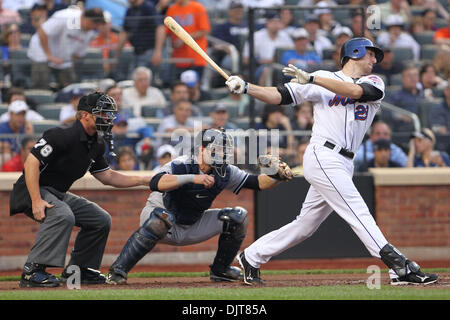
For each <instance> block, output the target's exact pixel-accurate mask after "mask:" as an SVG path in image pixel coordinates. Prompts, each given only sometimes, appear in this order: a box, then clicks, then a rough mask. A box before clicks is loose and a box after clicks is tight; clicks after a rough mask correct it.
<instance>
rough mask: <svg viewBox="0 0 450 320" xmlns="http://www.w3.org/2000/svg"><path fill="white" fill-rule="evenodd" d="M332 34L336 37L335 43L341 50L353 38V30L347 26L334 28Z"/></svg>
mask: <svg viewBox="0 0 450 320" xmlns="http://www.w3.org/2000/svg"><path fill="white" fill-rule="evenodd" d="M331 35H332V36H333V38H334V39H335V42H334V43H335V45H336V48H339V50H340V48H341V46H342V45H343V44H344V43H345V42H347V41H348V40H350V39H351V38H353V32H352V30H351V29H350V28H349V27H346V26H337V27H336V28H334V29H333V31H332V32H331Z"/></svg>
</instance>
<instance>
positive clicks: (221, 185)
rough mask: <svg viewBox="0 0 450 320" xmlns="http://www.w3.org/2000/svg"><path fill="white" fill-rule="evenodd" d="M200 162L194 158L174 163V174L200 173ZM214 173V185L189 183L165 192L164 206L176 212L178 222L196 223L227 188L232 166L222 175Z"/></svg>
mask: <svg viewBox="0 0 450 320" xmlns="http://www.w3.org/2000/svg"><path fill="white" fill-rule="evenodd" d="M200 173H201V172H200V168H199V165H198V164H195V163H194V162H193V160H191V161H190V162H189V163H176V162H173V163H172V174H175V175H181V174H200ZM212 173H213V174H214V186H212V187H211V188H209V189H208V188H205V187H204V186H203V185H200V184H193V183H188V184H186V185H184V186H182V187H180V188H178V189H176V190H173V191H169V192H166V193H165V194H164V197H163V199H164V206H165V207H166V208H167V209H168V210H169V211H171V212H172V213H173V214H175V217H176V223H178V224H183V225H191V224H194V223H195V222H196V221H197V220H199V219H200V217H201V216H202V214H203V212H204V211H205V210H208V209H209V208H210V207H211V205H212V203H213V201H214V199H215V198H216V197H217V196H218V195H219V193H221V192H222V190H223V189H225V187H226V185H227V184H228V181H229V180H230V168H229V167H228V168H227V169H226V174H225V176H224V177H221V176H219V175H217V174H215V171H214V170H213V171H212Z"/></svg>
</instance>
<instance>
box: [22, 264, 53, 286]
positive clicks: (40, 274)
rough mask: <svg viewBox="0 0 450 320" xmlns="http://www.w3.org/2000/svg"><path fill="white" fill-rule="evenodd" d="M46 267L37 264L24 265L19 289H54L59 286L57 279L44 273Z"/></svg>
mask: <svg viewBox="0 0 450 320" xmlns="http://www.w3.org/2000/svg"><path fill="white" fill-rule="evenodd" d="M45 268H46V266H45V265H43V264H37V263H30V262H27V263H25V266H24V267H23V273H22V277H21V278H20V283H19V286H20V287H25V288H30V287H41V288H54V287H58V286H59V281H58V279H57V278H56V277H55V276H54V275H52V274H50V273H48V272H45Z"/></svg>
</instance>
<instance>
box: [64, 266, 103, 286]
mask: <svg viewBox="0 0 450 320" xmlns="http://www.w3.org/2000/svg"><path fill="white" fill-rule="evenodd" d="M80 271H81V284H104V283H105V282H106V277H105V275H104V274H102V273H101V272H100V271H98V270H95V269H92V268H84V267H82V268H80ZM72 274H73V272H72V273H68V272H67V268H66V269H64V271H63V272H62V273H61V277H60V279H59V280H60V281H61V282H63V283H66V282H67V279H69V277H70V276H71V275H72Z"/></svg>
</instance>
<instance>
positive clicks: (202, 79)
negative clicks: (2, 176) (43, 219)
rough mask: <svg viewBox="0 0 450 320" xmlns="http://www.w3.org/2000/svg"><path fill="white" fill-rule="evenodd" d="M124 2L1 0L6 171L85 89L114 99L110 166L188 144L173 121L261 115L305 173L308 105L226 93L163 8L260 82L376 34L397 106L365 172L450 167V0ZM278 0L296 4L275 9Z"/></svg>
mask: <svg viewBox="0 0 450 320" xmlns="http://www.w3.org/2000/svg"><path fill="white" fill-rule="evenodd" d="M125 2H126V4H127V8H124V16H123V17H120V16H117V15H116V14H112V13H111V12H109V10H108V9H109V8H108V5H107V2H105V1H96V0H86V1H70V0H28V1H15V0H0V32H1V37H0V38H1V59H2V60H1V65H0V85H1V91H0V93H1V97H0V98H1V101H0V168H1V171H21V170H23V161H24V159H25V158H26V156H27V154H28V153H29V150H30V148H31V147H32V146H33V144H34V143H36V141H38V140H39V138H40V135H41V134H42V132H43V130H45V129H48V128H50V127H51V126H56V125H68V124H70V123H72V122H73V121H76V118H75V114H76V110H77V105H78V101H79V99H80V98H81V97H82V96H83V95H84V94H86V93H89V92H93V91H95V90H99V91H104V92H106V93H107V94H109V95H110V96H111V97H113V98H114V100H115V101H116V103H117V107H118V115H117V118H116V120H115V125H114V127H113V129H112V133H113V137H114V147H115V153H116V156H111V155H110V153H109V150H107V154H108V159H109V161H110V163H111V166H113V167H114V168H117V169H120V170H152V169H155V168H158V167H159V166H161V165H163V164H164V163H166V162H167V161H170V160H171V159H172V158H174V157H176V156H177V154H179V152H182V151H183V148H184V147H188V145H186V146H184V145H183V144H182V143H180V142H182V141H187V140H186V139H183V136H182V135H180V134H177V135H174V134H173V133H174V132H177V133H179V132H186V133H187V134H189V133H192V132H194V130H195V129H196V128H208V127H223V128H225V129H227V130H236V129H239V128H240V129H244V130H245V129H248V128H249V126H250V123H251V119H250V118H249V116H251V115H252V114H253V116H255V118H254V121H255V122H254V127H253V128H254V129H257V130H258V129H265V130H268V131H269V132H270V131H271V130H274V129H277V130H279V132H280V136H279V138H277V139H278V141H276V144H277V145H278V146H279V153H280V155H281V156H283V158H285V159H286V160H287V161H288V163H289V164H291V165H292V167H295V172H296V173H301V172H302V158H303V153H304V150H305V148H306V146H307V145H308V140H309V135H310V133H311V132H310V131H311V129H312V126H313V124H314V118H313V107H312V105H311V103H309V102H305V103H303V104H301V105H296V106H274V105H261V103H260V102H258V101H255V102H254V104H253V106H254V113H252V112H251V110H250V105H251V101H250V98H249V96H247V95H235V94H231V93H229V92H228V91H227V90H226V88H225V86H224V80H223V78H221V76H220V75H218V74H217V73H216V72H215V71H212V70H211V69H208V68H207V67H206V61H205V60H203V59H201V58H200V56H199V55H198V54H196V53H195V52H194V51H193V50H192V49H190V48H189V47H188V46H186V45H185V44H184V43H183V42H182V41H181V40H180V39H179V38H177V37H176V36H175V35H174V34H173V33H172V32H171V31H170V30H169V29H167V28H166V27H165V26H164V25H163V19H164V17H165V16H172V17H174V18H175V19H176V20H177V21H178V22H179V23H180V24H181V25H182V26H183V27H184V28H185V30H186V31H187V32H189V33H190V34H191V36H192V37H193V38H194V39H195V41H196V42H197V43H198V44H199V45H200V47H202V48H203V49H204V50H205V51H207V52H208V53H209V54H210V56H211V57H213V59H214V60H215V61H216V62H217V63H218V64H219V65H220V66H221V67H222V68H224V69H225V70H227V71H228V73H229V74H231V73H233V74H236V75H239V76H241V77H242V78H244V79H246V80H252V81H253V82H254V83H257V84H260V85H263V86H267V85H270V86H277V85H279V84H281V83H282V82H285V81H289V79H287V78H285V77H284V76H283V75H282V73H281V68H282V66H284V65H286V64H294V65H296V66H297V67H299V68H302V69H304V70H306V71H308V72H314V71H316V70H319V69H324V70H329V71H337V70H339V68H340V47H341V46H342V44H343V43H344V42H345V41H347V40H348V39H350V38H353V37H358V36H364V37H366V38H369V39H371V40H372V41H373V42H374V43H375V44H376V45H377V46H379V47H380V48H382V50H383V51H384V60H383V61H382V62H381V63H380V64H378V65H376V66H375V67H374V70H373V73H375V74H378V75H380V76H381V77H382V78H383V80H384V81H385V85H386V92H385V97H384V101H385V102H386V103H388V104H389V105H393V106H394V108H382V111H381V112H380V113H379V114H378V115H377V117H376V120H375V122H374V124H373V125H372V127H371V129H370V131H369V132H368V135H367V138H366V139H365V140H364V142H363V144H362V145H361V147H360V149H359V150H358V151H357V152H356V156H355V171H359V172H365V171H367V170H368V169H369V168H371V167H424V166H426V167H429V166H436V167H442V166H450V157H449V156H448V153H449V152H450V83H449V80H450V15H449V12H448V8H449V7H450V0H449V1H447V0H409V1H406V0H385V1H373V0H366V1H363V0H336V1H333V0H320V1H318V0H298V1H297V0H264V1H262V0H258V1H257V0H221V1H217V0H198V1H195V0H128V1H125ZM374 4H376V5H377V7H376V8H377V10H375V11H373V12H375V13H374V14H378V16H372V17H371V16H370V12H368V11H365V14H364V15H363V12H362V11H361V9H356V8H354V9H343V8H341V9H340V7H339V6H340V5H355V6H360V5H364V6H365V7H367V6H369V5H374ZM282 5H296V6H297V7H298V9H295V10H294V9H287V8H284V9H281V10H279V9H276V10H275V9H272V7H277V6H282ZM250 7H252V8H263V9H261V10H256V11H255V13H256V14H255V21H254V22H255V24H254V29H255V32H254V38H253V39H254V51H253V52H254V56H250V48H249V41H248V40H249V39H248V37H249V21H248V15H247V14H246V13H247V11H248V8H250ZM302 7H308V8H307V9H306V8H303V9H302ZM371 12H372V11H371ZM374 17H375V19H374ZM377 17H378V18H380V19H378V20H377V19H376V18H377ZM364 19H365V20H364ZM368 20H370V23H366V22H367V21H368ZM363 30H364V31H363ZM236 59H237V60H236ZM250 63H252V64H253V65H254V66H255V68H254V69H253V70H254V74H250V71H249V70H250ZM395 107H397V108H399V109H400V110H401V111H403V112H399V111H398V109H396V108H395ZM405 111H406V112H405ZM415 119H419V122H420V126H421V127H420V128H417V122H416V121H415ZM181 129H182V130H181ZM266 138H267V148H266V149H264V150H262V149H261V148H258V153H263V152H264V153H265V152H267V151H268V150H270V148H271V146H272V145H273V144H274V141H272V140H271V139H273V136H268V137H266ZM247 147H248V146H247Z"/></svg>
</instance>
